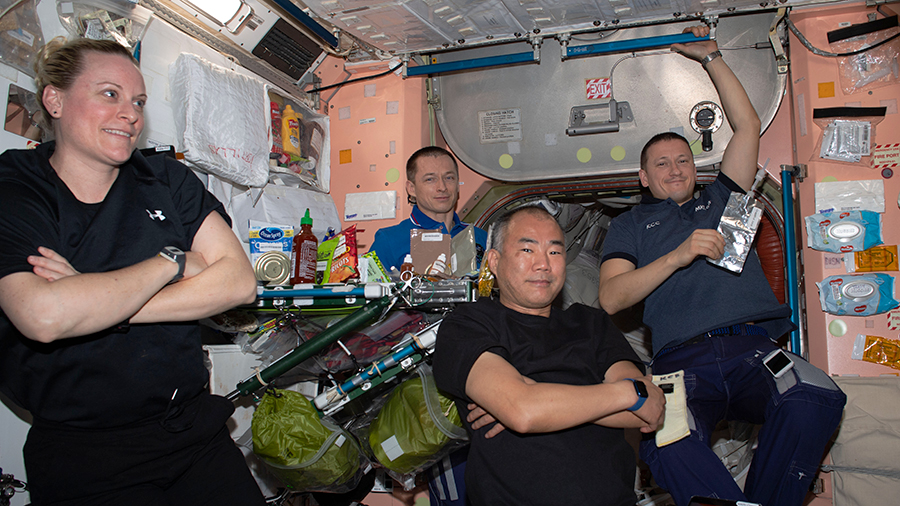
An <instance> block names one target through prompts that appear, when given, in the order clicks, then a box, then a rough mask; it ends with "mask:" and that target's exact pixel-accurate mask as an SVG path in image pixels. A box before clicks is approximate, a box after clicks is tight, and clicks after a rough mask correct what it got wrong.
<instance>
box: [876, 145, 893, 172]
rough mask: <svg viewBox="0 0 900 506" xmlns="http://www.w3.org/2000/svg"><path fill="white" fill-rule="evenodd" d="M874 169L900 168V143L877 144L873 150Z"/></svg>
mask: <svg viewBox="0 0 900 506" xmlns="http://www.w3.org/2000/svg"><path fill="white" fill-rule="evenodd" d="M871 163H872V168H873V169H887V168H895V167H898V166H900V143H897V144H876V145H875V149H873V150H872V162H871Z"/></svg>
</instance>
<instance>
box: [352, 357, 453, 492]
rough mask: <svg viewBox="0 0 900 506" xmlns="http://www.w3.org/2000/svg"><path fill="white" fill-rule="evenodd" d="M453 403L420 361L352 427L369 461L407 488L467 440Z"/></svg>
mask: <svg viewBox="0 0 900 506" xmlns="http://www.w3.org/2000/svg"><path fill="white" fill-rule="evenodd" d="M462 425H463V424H462V421H461V420H460V416H459V413H458V412H457V410H456V405H455V403H454V401H453V400H452V399H450V398H448V397H446V396H444V395H443V394H441V393H440V392H439V391H438V390H437V387H436V386H435V384H434V377H433V376H432V372H431V368H430V367H429V366H428V365H427V364H420V365H419V366H418V367H417V368H416V371H415V375H413V376H412V377H411V378H410V379H406V380H405V381H403V382H402V383H400V384H399V385H397V386H396V387H395V388H394V389H393V390H392V391H391V392H390V393H388V394H385V395H383V396H381V397H380V398H378V399H375V400H374V401H373V402H372V404H371V406H370V407H369V408H367V412H366V414H365V415H364V416H361V417H358V418H357V420H355V421H354V425H353V427H351V431H352V432H353V433H354V434H355V435H357V437H358V438H359V441H360V446H361V447H362V449H363V451H364V452H365V453H366V455H367V456H368V457H369V459H370V460H372V461H375V462H377V463H378V465H379V466H380V467H383V468H384V469H385V471H386V472H387V474H388V475H390V476H391V477H392V478H393V479H394V480H396V481H397V482H398V483H400V484H401V485H402V486H403V488H404V489H405V490H410V489H412V488H413V487H414V486H415V478H416V475H417V474H419V473H421V472H423V471H425V470H426V469H428V468H429V467H431V466H432V465H434V463H436V462H438V461H440V460H441V459H443V458H444V457H445V456H447V455H449V454H450V453H452V452H453V451H455V450H457V449H459V448H461V447H462V446H465V445H466V444H468V435H467V434H466V430H465V429H464V428H463V427H462Z"/></svg>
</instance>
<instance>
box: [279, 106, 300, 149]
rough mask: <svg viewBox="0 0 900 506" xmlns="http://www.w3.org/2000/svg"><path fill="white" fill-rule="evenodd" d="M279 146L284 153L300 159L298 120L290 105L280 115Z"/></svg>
mask: <svg viewBox="0 0 900 506" xmlns="http://www.w3.org/2000/svg"><path fill="white" fill-rule="evenodd" d="M281 145H282V149H283V150H284V152H285V153H287V154H288V155H291V156H292V157H295V156H296V157H297V158H300V156H301V155H300V120H299V119H298V118H297V113H296V112H294V109H293V108H292V107H291V106H290V104H288V106H287V107H285V108H284V112H282V113H281Z"/></svg>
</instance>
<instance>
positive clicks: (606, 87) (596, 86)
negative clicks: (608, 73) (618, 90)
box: [584, 77, 612, 100]
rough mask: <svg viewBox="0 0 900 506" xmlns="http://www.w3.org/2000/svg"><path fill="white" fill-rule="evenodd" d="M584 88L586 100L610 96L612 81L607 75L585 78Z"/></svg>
mask: <svg viewBox="0 0 900 506" xmlns="http://www.w3.org/2000/svg"><path fill="white" fill-rule="evenodd" d="M584 88H585V94H586V96H587V99H588V100H599V99H601V98H611V97H612V82H611V81H610V80H609V78H608V77H598V78H594V79H585V80H584Z"/></svg>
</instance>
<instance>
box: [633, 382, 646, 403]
mask: <svg viewBox="0 0 900 506" xmlns="http://www.w3.org/2000/svg"><path fill="white" fill-rule="evenodd" d="M634 389H635V390H636V391H637V394H638V396H639V397H643V398H645V399H646V398H647V397H648V395H649V394H647V385H645V384H644V382H643V381H635V382H634Z"/></svg>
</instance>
